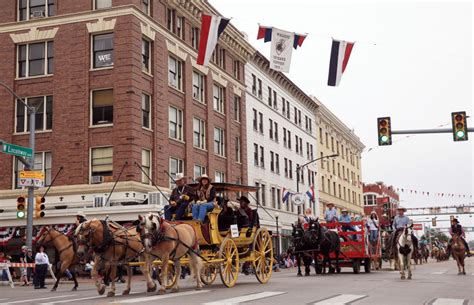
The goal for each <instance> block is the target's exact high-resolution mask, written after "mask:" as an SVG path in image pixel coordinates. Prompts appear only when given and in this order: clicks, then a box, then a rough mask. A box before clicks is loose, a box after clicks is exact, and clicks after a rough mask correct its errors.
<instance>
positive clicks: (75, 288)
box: [55, 287, 77, 291]
mask: <svg viewBox="0 0 474 305" xmlns="http://www.w3.org/2000/svg"><path fill="white" fill-rule="evenodd" d="M55 290H56V289H55ZM71 291H77V287H72V289H71Z"/></svg>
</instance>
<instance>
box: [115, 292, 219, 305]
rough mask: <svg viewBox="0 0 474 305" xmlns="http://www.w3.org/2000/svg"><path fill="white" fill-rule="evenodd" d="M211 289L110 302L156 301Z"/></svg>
mask: <svg viewBox="0 0 474 305" xmlns="http://www.w3.org/2000/svg"><path fill="white" fill-rule="evenodd" d="M210 291H211V290H193V291H186V292H179V293H172V294H165V295H157V296H152V297H143V298H135V299H127V300H117V301H114V302H110V304H116V303H120V304H125V303H127V304H128V303H130V304H132V303H142V302H149V301H155V300H162V299H168V298H175V297H183V296H187V295H193V294H198V293H206V292H210Z"/></svg>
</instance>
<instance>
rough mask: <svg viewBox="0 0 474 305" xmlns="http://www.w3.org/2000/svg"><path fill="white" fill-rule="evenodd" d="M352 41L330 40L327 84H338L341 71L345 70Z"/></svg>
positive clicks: (352, 45) (352, 44)
mask: <svg viewBox="0 0 474 305" xmlns="http://www.w3.org/2000/svg"><path fill="white" fill-rule="evenodd" d="M353 47H354V42H347V41H344V40H336V39H333V40H332V47H331V60H330V61H329V76H328V86H333V87H335V86H338V85H339V82H340V81H341V77H342V73H344V71H345V70H346V67H347V63H348V62H349V57H350V56H351V52H352V48H353Z"/></svg>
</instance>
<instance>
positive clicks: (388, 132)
mask: <svg viewBox="0 0 474 305" xmlns="http://www.w3.org/2000/svg"><path fill="white" fill-rule="evenodd" d="M377 130H378V135H379V146H382V145H392V125H391V123H390V117H384V118H377Z"/></svg>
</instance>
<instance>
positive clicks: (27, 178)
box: [18, 171, 44, 187]
mask: <svg viewBox="0 0 474 305" xmlns="http://www.w3.org/2000/svg"><path fill="white" fill-rule="evenodd" d="M18 185H19V186H34V187H44V172H42V171H20V176H19V178H18Z"/></svg>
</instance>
